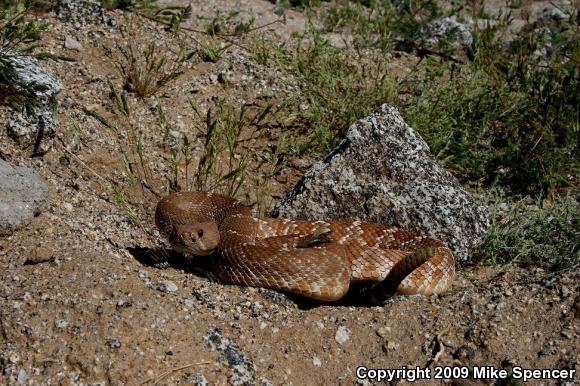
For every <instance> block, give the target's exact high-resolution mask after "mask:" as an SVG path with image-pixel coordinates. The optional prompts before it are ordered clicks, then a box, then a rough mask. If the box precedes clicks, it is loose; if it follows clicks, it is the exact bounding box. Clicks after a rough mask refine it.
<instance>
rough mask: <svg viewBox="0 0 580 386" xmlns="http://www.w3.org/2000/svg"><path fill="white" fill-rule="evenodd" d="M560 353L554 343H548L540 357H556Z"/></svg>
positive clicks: (541, 351) (540, 352)
mask: <svg viewBox="0 0 580 386" xmlns="http://www.w3.org/2000/svg"><path fill="white" fill-rule="evenodd" d="M557 352H558V349H557V348H556V346H555V345H554V342H548V343H546V344H545V345H544V346H543V347H542V349H541V350H540V351H539V352H538V355H539V356H546V355H554V354H556V353H557Z"/></svg>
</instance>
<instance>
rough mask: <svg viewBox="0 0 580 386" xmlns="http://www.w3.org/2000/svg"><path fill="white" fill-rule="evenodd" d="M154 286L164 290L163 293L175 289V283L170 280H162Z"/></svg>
mask: <svg viewBox="0 0 580 386" xmlns="http://www.w3.org/2000/svg"><path fill="white" fill-rule="evenodd" d="M155 288H156V289H157V290H158V291H161V292H165V293H169V292H175V291H177V285H176V284H175V283H174V282H172V281H171V280H164V281H162V282H160V283H157V285H156V286H155Z"/></svg>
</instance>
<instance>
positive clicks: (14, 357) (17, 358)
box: [8, 353, 20, 364]
mask: <svg viewBox="0 0 580 386" xmlns="http://www.w3.org/2000/svg"><path fill="white" fill-rule="evenodd" d="M8 360H9V361H10V363H12V364H17V363H18V362H20V356H19V355H18V354H16V353H12V354H10V356H9V357H8Z"/></svg>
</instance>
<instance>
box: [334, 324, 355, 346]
mask: <svg viewBox="0 0 580 386" xmlns="http://www.w3.org/2000/svg"><path fill="white" fill-rule="evenodd" d="M351 335H352V333H351V331H350V330H349V329H348V328H347V327H345V326H340V327H338V330H336V334H335V335H334V340H336V342H337V343H338V344H345V343H346V342H348V341H349V339H350V337H351Z"/></svg>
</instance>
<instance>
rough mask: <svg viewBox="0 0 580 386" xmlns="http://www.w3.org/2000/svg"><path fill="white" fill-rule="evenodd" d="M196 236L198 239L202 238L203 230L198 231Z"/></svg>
mask: <svg viewBox="0 0 580 386" xmlns="http://www.w3.org/2000/svg"><path fill="white" fill-rule="evenodd" d="M197 235H198V236H199V237H203V229H198V230H197Z"/></svg>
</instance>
